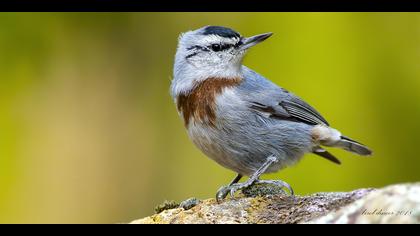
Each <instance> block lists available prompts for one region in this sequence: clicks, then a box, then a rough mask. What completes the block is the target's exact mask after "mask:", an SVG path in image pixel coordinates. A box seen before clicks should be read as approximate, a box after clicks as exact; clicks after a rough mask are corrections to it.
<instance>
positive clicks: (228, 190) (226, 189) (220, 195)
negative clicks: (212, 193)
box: [216, 181, 255, 202]
mask: <svg viewBox="0 0 420 236" xmlns="http://www.w3.org/2000/svg"><path fill="white" fill-rule="evenodd" d="M254 182H255V181H252V182H251V181H247V182H244V183H235V184H231V185H228V186H223V187H221V188H220V189H219V190H218V191H217V193H216V200H217V202H220V201H221V200H223V199H225V198H226V197H227V195H228V194H230V197H232V198H233V197H234V196H235V193H236V192H237V191H239V190H242V189H246V188H248V187H249V186H251V185H252V184H254Z"/></svg>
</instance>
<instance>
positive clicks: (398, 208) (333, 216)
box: [131, 183, 420, 224]
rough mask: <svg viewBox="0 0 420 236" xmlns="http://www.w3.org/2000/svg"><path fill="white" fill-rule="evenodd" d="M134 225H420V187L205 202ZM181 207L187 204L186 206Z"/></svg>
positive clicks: (418, 185)
mask: <svg viewBox="0 0 420 236" xmlns="http://www.w3.org/2000/svg"><path fill="white" fill-rule="evenodd" d="M197 203H198V204H197V205H196V206H194V207H192V208H191V209H188V210H185V209H184V208H175V209H168V210H164V211H163V212H161V213H159V214H155V215H152V216H149V217H146V218H143V219H140V220H135V221H133V222H131V223H132V224H229V223H234V224H255V223H257V224H260V223H262V224H278V223H286V224H294V223H420V183H415V184H399V185H393V186H389V187H386V188H383V189H359V190H355V191H352V192H332V193H317V194H314V195H310V196H295V197H291V196H287V195H285V194H274V195H266V196H255V197H246V196H243V197H238V198H233V199H226V200H224V201H223V202H221V203H217V202H216V201H215V200H214V199H208V200H203V201H200V202H197ZM181 205H182V204H181Z"/></svg>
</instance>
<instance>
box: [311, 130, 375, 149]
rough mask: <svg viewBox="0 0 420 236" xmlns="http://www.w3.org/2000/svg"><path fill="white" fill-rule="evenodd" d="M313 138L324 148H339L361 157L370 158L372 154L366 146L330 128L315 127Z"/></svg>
mask: <svg viewBox="0 0 420 236" xmlns="http://www.w3.org/2000/svg"><path fill="white" fill-rule="evenodd" d="M312 137H313V138H314V139H315V140H316V141H317V142H318V144H320V145H323V146H329V147H339V148H342V149H344V150H347V151H350V152H353V153H356V154H359V155H361V156H368V155H371V154H372V151H371V150H370V149H369V148H368V147H367V146H366V145H364V144H361V143H359V142H357V141H355V140H353V139H351V138H349V137H346V136H343V135H341V133H340V132H339V131H338V130H336V129H333V128H331V127H328V126H324V125H317V126H315V127H314V129H313V130H312Z"/></svg>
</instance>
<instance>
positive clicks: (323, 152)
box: [312, 146, 341, 165]
mask: <svg viewBox="0 0 420 236" xmlns="http://www.w3.org/2000/svg"><path fill="white" fill-rule="evenodd" d="M312 153H314V154H316V155H318V156H320V157H323V158H325V159H327V160H330V161H332V162H334V163H335V164H338V165H340V164H341V161H340V160H338V158H337V157H335V156H334V155H333V154H331V153H329V152H328V151H327V150H325V149H323V148H321V147H319V146H318V147H315V148H314V150H313V151H312Z"/></svg>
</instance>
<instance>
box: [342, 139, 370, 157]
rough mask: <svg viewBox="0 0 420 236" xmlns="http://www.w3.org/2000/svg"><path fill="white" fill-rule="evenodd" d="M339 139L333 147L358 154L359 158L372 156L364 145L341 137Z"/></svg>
mask: <svg viewBox="0 0 420 236" xmlns="http://www.w3.org/2000/svg"><path fill="white" fill-rule="evenodd" d="M340 137H341V139H340V140H338V141H337V142H336V143H335V144H334V146H335V147H340V148H342V149H344V150H347V151H350V152H353V153H356V154H359V155H361V156H369V155H372V150H370V149H369V148H368V147H367V146H366V145H364V144H361V143H359V142H357V141H355V140H353V139H351V138H349V137H346V136H343V135H341V136H340Z"/></svg>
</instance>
